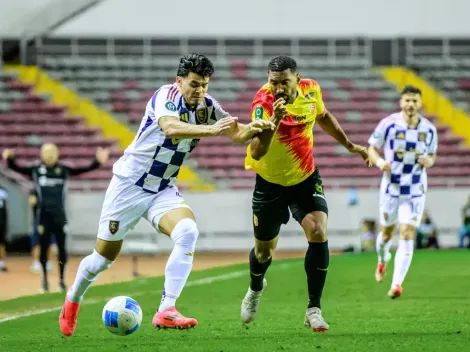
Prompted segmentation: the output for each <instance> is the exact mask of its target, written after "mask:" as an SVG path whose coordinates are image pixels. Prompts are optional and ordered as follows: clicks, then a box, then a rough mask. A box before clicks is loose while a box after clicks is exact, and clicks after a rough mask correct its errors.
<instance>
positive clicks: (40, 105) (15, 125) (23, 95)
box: [0, 72, 120, 190]
mask: <svg viewBox="0 0 470 352" xmlns="http://www.w3.org/2000/svg"><path fill="white" fill-rule="evenodd" d="M0 123H1V124H2V126H5V128H2V129H0V148H1V149H2V150H3V149H4V148H14V149H15V154H16V157H17V160H18V163H20V164H26V163H30V162H34V161H36V160H38V159H39V150H40V145H41V144H42V143H45V142H51V143H56V144H57V145H58V146H59V148H60V153H61V159H62V161H64V162H70V163H71V164H72V165H76V166H84V165H88V164H89V163H90V161H91V160H92V158H93V157H94V155H95V152H96V148H97V147H98V146H102V147H109V148H110V149H111V153H110V160H109V161H108V163H107V164H106V165H105V166H104V167H103V168H101V169H99V170H96V171H93V172H90V173H87V174H84V175H82V176H80V177H79V179H80V180H82V181H86V182H71V184H70V188H71V189H72V190H103V189H104V187H106V184H105V183H103V182H93V181H100V180H107V181H108V180H109V178H110V176H111V167H112V164H113V162H114V161H115V160H116V159H117V158H118V157H119V156H120V151H119V149H118V148H117V146H116V141H115V140H113V139H105V138H103V137H102V135H101V131H100V130H99V129H97V128H90V127H87V126H85V124H84V123H83V119H82V118H80V117H78V116H70V115H68V114H67V111H66V107H64V106H58V105H52V104H50V103H48V97H47V96H40V95H37V94H35V93H34V92H33V87H32V86H31V85H30V84H25V83H22V82H19V81H18V80H17V77H16V75H15V74H14V73H10V72H0ZM18 177H20V176H18Z"/></svg>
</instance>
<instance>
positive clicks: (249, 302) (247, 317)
mask: <svg viewBox="0 0 470 352" xmlns="http://www.w3.org/2000/svg"><path fill="white" fill-rule="evenodd" d="M267 285H268V282H267V281H266V279H263V289H262V290H261V291H258V292H255V291H253V290H252V289H251V288H250V287H248V291H247V292H246V295H245V298H244V299H243V301H242V306H241V313H240V316H241V318H242V323H243V324H248V323H251V322H252V321H253V320H255V317H256V312H257V311H258V307H259V301H260V299H261V295H262V294H263V291H264V289H265V288H266V286H267Z"/></svg>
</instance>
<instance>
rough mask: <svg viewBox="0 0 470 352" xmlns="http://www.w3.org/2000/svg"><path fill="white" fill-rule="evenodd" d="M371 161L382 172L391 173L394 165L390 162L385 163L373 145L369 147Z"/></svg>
mask: <svg viewBox="0 0 470 352" xmlns="http://www.w3.org/2000/svg"><path fill="white" fill-rule="evenodd" d="M368 151H369V160H370V162H371V163H372V164H374V165H375V166H377V167H378V168H379V169H380V170H382V171H389V170H391V168H392V165H390V163H389V162H388V161H385V160H384V159H382V157H381V156H380V154H379V152H378V150H377V149H375V147H374V146H373V145H370V146H369V150H368Z"/></svg>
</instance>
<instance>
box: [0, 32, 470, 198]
mask: <svg viewBox="0 0 470 352" xmlns="http://www.w3.org/2000/svg"><path fill="white" fill-rule="evenodd" d="M52 42H53V44H54V41H53V40H52ZM166 44H168V43H166ZM130 45H131V44H129V45H127V49H126V50H124V49H121V50H122V53H120V54H119V53H117V54H115V55H112V56H110V55H109V54H105V53H97V52H93V51H92V52H89V53H84V54H83V55H78V56H77V55H69V54H64V53H62V55H56V54H55V53H52V52H50V51H49V52H48V50H47V46H45V47H44V48H43V50H42V51H41V52H42V56H41V57H40V66H41V67H42V68H43V69H44V70H46V71H47V72H48V74H49V75H50V76H51V77H52V78H53V79H56V80H58V81H60V82H62V83H63V84H64V85H65V86H66V87H67V88H69V89H71V90H73V91H75V92H77V93H78V94H79V95H80V96H82V97H84V98H88V99H91V100H92V101H94V102H95V103H96V105H97V106H98V107H99V108H101V109H104V110H107V111H109V112H111V113H112V115H113V116H114V117H115V118H116V119H119V120H120V121H122V122H125V123H127V124H128V125H129V126H131V128H132V129H133V130H136V129H137V127H138V125H139V124H140V121H141V119H142V113H143V110H142V109H143V107H144V106H145V104H146V102H147V101H148V99H149V98H150V97H151V96H152V94H153V93H154V91H155V90H156V89H157V88H158V87H159V86H160V85H162V84H165V83H170V82H173V81H174V77H175V69H176V63H177V62H178V59H179V57H180V53H179V50H180V48H179V46H178V45H177V44H176V43H173V45H168V46H167V47H166V51H165V55H163V52H158V51H157V53H156V54H157V55H156V56H151V57H146V56H142V55H135V53H132V54H134V56H132V55H131V54H129V52H130V51H131V49H130ZM50 47H51V45H49V48H50ZM123 47H126V46H125V45H124V46H121V48H123ZM241 47H243V46H241ZM241 47H237V46H236V45H235V44H234V45H232V46H230V45H226V46H225V49H226V53H225V54H223V55H221V54H220V53H218V52H217V47H216V45H215V44H211V43H209V44H207V43H206V44H205V46H203V47H202V48H200V49H201V50H203V52H209V54H210V53H213V54H214V63H215V66H216V74H215V76H214V78H213V80H212V81H211V85H210V91H209V93H210V94H211V95H213V96H214V97H216V98H217V99H218V100H219V101H220V102H221V103H222V105H223V106H224V107H225V109H226V110H227V111H229V112H230V113H231V114H232V115H234V116H239V117H240V120H241V121H242V122H247V121H249V119H250V117H249V110H250V105H251V99H252V97H253V95H254V93H255V92H256V90H257V89H259V88H260V87H261V86H262V85H263V84H264V82H265V78H266V67H265V66H266V63H267V61H268V59H269V57H270V56H272V55H271V52H272V53H273V54H274V51H273V49H272V48H271V47H266V48H264V52H263V55H261V56H259V55H258V56H257V55H255V53H253V52H250V50H249V49H250V46H246V47H245V49H241ZM172 48H173V49H172ZM303 48H304V49H303V50H307V49H308V46H304V47H303ZM305 48H307V49H305ZM190 49H191V48H188V50H190ZM267 49H270V50H267ZM196 50H197V49H196ZM276 50H277V51H276V52H279V51H281V52H282V49H281V50H279V49H276ZM216 53H217V54H216ZM310 54H312V53H311V52H309V51H308V50H307V51H305V52H303V53H302V52H301V53H300V54H299V57H300V59H299V60H298V63H299V67H300V72H301V74H302V75H303V76H304V77H312V78H314V79H316V80H317V81H318V82H319V83H320V85H321V87H322V88H323V98H324V100H325V102H326V104H327V107H328V109H329V110H331V111H332V112H333V113H334V114H335V116H336V117H337V118H338V119H339V120H340V122H341V124H342V126H343V128H344V129H345V130H346V132H348V133H349V135H350V136H351V137H352V139H353V140H354V141H355V142H357V143H363V144H366V143H367V139H368V137H369V135H370V133H371V132H372V130H373V129H374V127H375V125H376V124H377V122H378V121H379V119H381V118H383V117H384V116H386V115H388V114H389V113H391V112H393V111H396V110H398V103H397V101H398V98H399V94H398V93H397V91H396V88H395V87H394V86H393V85H392V84H390V83H389V82H387V81H385V80H384V79H383V77H382V75H381V74H380V73H379V72H378V71H376V70H374V69H371V68H370V67H369V65H368V64H367V59H365V58H364V57H363V56H361V55H359V54H357V55H356V56H352V57H351V56H348V57H346V56H345V57H344V58H343V59H342V58H341V56H339V57H338V58H337V59H336V60H334V61H330V60H326V59H325V58H321V57H319V56H314V57H316V58H314V59H308V60H307V59H306V58H307V57H309V55H310ZM2 82H4V83H3V84H2V87H3V88H4V89H6V88H10V89H12V90H11V92H10V93H9V94H10V95H11V96H12V97H13V96H15V97H18V98H17V99H18V101H16V102H14V103H13V104H11V106H10V107H9V106H8V104H6V103H3V105H2V107H3V110H9V112H8V113H3V114H2V115H0V118H2V119H3V120H9V121H15V122H14V123H13V126H17V124H18V126H24V125H22V124H24V123H25V122H21V121H24V120H21V118H19V119H18V118H15V119H14V120H13V119H10V118H9V116H10V117H11V115H10V114H23V115H21V116H28V112H29V111H31V110H32V109H36V107H38V106H39V107H40V110H39V111H41V114H35V117H34V119H35V121H37V124H34V125H33V126H37V127H34V128H35V129H34V131H36V129H37V131H39V132H40V131H41V124H42V126H44V123H47V122H51V121H54V122H56V121H57V120H60V121H61V124H60V125H57V124H55V125H54V127H53V128H48V129H47V134H46V135H44V136H43V140H42V141H44V140H45V139H46V140H52V141H57V142H58V143H59V145H60V146H61V149H62V155H63V156H64V157H65V158H67V159H68V160H70V161H74V162H77V163H83V162H85V161H88V159H87V157H90V156H91V155H92V153H93V150H94V147H95V145H97V144H99V143H102V142H103V141H104V140H103V138H102V137H101V136H100V133H99V131H98V130H96V129H90V128H87V127H84V125H83V123H82V121H81V120H80V118H77V117H73V118H71V117H67V118H65V114H64V108H63V107H51V106H49V105H48V104H47V103H46V101H45V100H44V98H43V97H37V96H34V95H31V93H30V87H28V86H23V85H22V84H18V83H17V82H15V80H14V77H7V76H6V79H5V78H4V79H3V81H2ZM10 95H6V96H5V97H10ZM8 99H9V98H8ZM36 110H37V109H36ZM15 116H16V115H15ZM430 118H431V119H432V120H433V121H435V122H437V123H438V130H439V134H440V140H439V144H440V145H439V159H438V162H437V165H436V167H435V168H433V169H431V170H430V172H429V174H430V175H431V176H433V177H431V181H430V182H431V185H435V186H448V185H449V182H451V183H452V186H459V185H468V184H469V181H468V180H467V178H465V177H461V175H465V174H467V175H468V174H469V172H470V158H468V156H470V150H469V149H468V148H466V147H465V145H464V143H463V142H462V138H460V137H458V136H455V135H452V133H451V131H450V129H449V128H448V127H447V126H445V125H440V124H439V121H438V120H436V118H435V117H433V116H430ZM53 119H54V120H53ZM38 125H39V126H38ZM19 130H20V127H18V131H19ZM319 132H320V133H318V134H317V135H316V138H315V146H316V147H315V153H316V155H315V158H316V165H317V166H318V167H319V169H320V170H321V172H322V175H323V176H324V177H325V178H327V179H328V183H327V184H326V185H325V186H326V187H336V188H347V187H351V186H357V187H360V188H362V187H365V188H367V187H371V186H376V185H377V184H378V182H379V177H378V176H379V175H380V171H379V170H377V169H376V168H372V169H367V168H365V167H364V166H363V165H362V164H361V161H360V160H358V159H357V158H354V157H351V156H350V155H349V154H348V153H347V152H346V151H345V150H344V149H343V148H342V147H341V146H339V145H338V144H337V143H336V142H335V141H334V140H333V139H332V138H331V137H329V136H327V135H326V134H324V133H322V132H321V131H319ZM15 133H16V132H15ZM18 133H20V132H18ZM23 133H24V132H23ZM49 135H50V136H49ZM69 135H73V137H72V138H70V137H68V136H69ZM13 136H15V138H16V139H12V141H14V143H16V144H15V145H17V146H20V145H21V143H25V146H24V147H23V148H21V149H19V150H18V152H19V156H21V157H22V158H24V159H25V160H26V159H28V158H29V159H32V158H34V157H35V156H36V155H37V146H34V145H31V143H32V142H30V141H31V140H33V141H34V134H31V135H30V136H21V135H19V134H18V135H16V134H13V135H11V134H10V136H9V138H13ZM45 136H47V137H45ZM25 137H27V138H26V139H24V138H25ZM21 138H23V139H21ZM48 138H49V139H48ZM83 138H87V139H88V138H89V139H90V140H91V144H89V145H87V146H84V145H83V144H80V143H83ZM22 141H23V142H22ZM8 142H10V139H9V140H8ZM2 143H4V144H6V143H7V141H5V142H2ZM105 143H107V144H108V145H114V147H115V149H114V152H113V154H112V158H111V159H112V160H110V162H109V165H108V167H107V168H106V169H103V170H99V171H96V172H94V173H92V174H89V175H84V176H83V179H84V180H101V181H103V182H105V181H106V180H109V176H110V169H109V166H110V165H111V164H112V162H113V161H114V160H115V159H116V157H118V155H119V152H118V150H117V148H116V145H115V144H113V142H112V141H106V142H105ZM77 145H80V147H79V148H78V147H77ZM245 150H246V146H239V145H233V144H231V142H230V141H228V140H226V139H224V138H220V137H219V138H209V139H204V140H203V141H201V143H200V144H199V146H198V148H196V149H195V150H194V152H193V155H192V158H191V159H192V165H193V166H196V167H197V169H198V170H199V171H200V172H201V173H202V174H204V175H205V176H209V177H210V178H212V179H214V180H216V181H218V182H217V184H218V185H219V187H231V188H235V189H246V188H247V189H249V188H252V186H253V182H254V173H253V172H252V171H248V170H244V168H243V162H244V155H245ZM208 156H209V158H208ZM464 156H467V158H463V157H464ZM457 163H458V165H459V166H456V165H457ZM449 177H450V178H449ZM88 187H93V186H90V185H88ZM94 187H97V186H94ZM100 187H102V186H100Z"/></svg>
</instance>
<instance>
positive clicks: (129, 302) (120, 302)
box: [102, 296, 142, 336]
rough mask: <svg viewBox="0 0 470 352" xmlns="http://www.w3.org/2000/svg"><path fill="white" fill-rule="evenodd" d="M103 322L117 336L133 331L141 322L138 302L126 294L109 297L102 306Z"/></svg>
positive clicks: (140, 310)
mask: <svg viewBox="0 0 470 352" xmlns="http://www.w3.org/2000/svg"><path fill="white" fill-rule="evenodd" d="M102 317H103V324H104V326H105V327H106V329H107V330H108V331H109V332H110V333H112V334H114V335H118V336H126V335H130V334H132V333H134V332H135V331H136V330H137V329H138V328H139V326H140V324H141V323H142V309H140V305H139V303H137V301H135V300H134V299H132V298H130V297H126V296H118V297H114V298H111V299H110V300H109V301H108V303H106V305H105V306H104V308H103V314H102Z"/></svg>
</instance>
